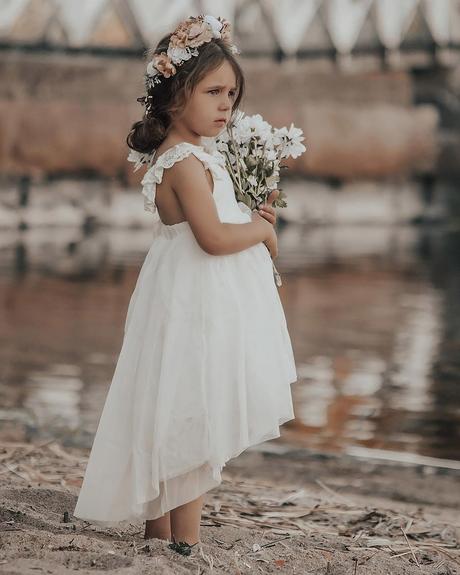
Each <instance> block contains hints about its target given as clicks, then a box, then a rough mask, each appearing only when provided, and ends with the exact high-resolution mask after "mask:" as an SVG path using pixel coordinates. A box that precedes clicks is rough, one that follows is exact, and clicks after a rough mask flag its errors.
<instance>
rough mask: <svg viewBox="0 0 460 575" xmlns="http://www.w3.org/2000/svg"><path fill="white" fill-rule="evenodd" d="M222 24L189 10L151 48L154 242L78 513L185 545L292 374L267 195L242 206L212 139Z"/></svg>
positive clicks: (236, 97) (281, 412) (138, 133)
mask: <svg viewBox="0 0 460 575" xmlns="http://www.w3.org/2000/svg"><path fill="white" fill-rule="evenodd" d="M236 54H238V49H237V48H236V46H235V45H234V44H232V42H231V35H230V25H229V23H228V22H227V21H226V20H224V19H222V18H215V17H213V16H211V15H200V16H198V17H190V18H188V19H187V20H185V21H184V22H181V23H180V24H179V25H178V26H177V28H176V29H175V30H174V31H173V32H172V33H170V34H168V35H167V36H166V37H164V38H163V39H162V40H161V41H160V42H159V44H158V46H157V47H156V48H155V50H154V51H153V52H152V54H150V55H149V60H150V61H149V63H148V65H147V69H146V75H145V82H146V89H147V95H146V96H144V97H143V98H140V101H141V102H142V103H143V104H144V105H145V114H144V117H143V119H142V120H141V121H138V122H135V123H134V124H133V126H132V129H131V131H130V133H129V134H128V138H127V142H128V145H129V147H130V148H131V154H130V157H129V159H130V160H134V161H135V162H136V167H141V166H144V165H145V167H146V172H145V174H144V177H143V179H142V193H143V195H144V207H145V209H146V210H147V211H148V212H149V214H151V216H152V225H153V241H152V244H151V246H150V248H149V250H148V252H147V255H146V257H145V260H144V262H143V265H142V268H141V270H140V272H139V276H138V278H137V282H136V285H135V288H134V291H133V293H132V295H131V299H130V302H129V306H128V309H127V314H126V322H125V326H124V336H123V343H122V347H121V351H120V354H119V357H118V361H117V364H116V367H115V372H114V375H113V379H112V382H111V385H110V388H109V391H108V394H107V397H106V401H105V404H104V408H103V410H102V414H101V417H100V420H99V424H98V428H97V431H96V435H95V438H94V442H93V446H92V449H91V453H90V456H89V460H88V464H87V468H86V472H85V477H84V479H83V484H82V487H81V491H80V494H79V497H78V501H77V504H76V507H75V510H74V515H75V517H79V518H81V519H86V520H89V521H92V522H94V523H97V524H101V525H116V524H117V523H118V522H120V521H123V520H131V521H132V520H145V521H146V527H145V537H146V538H149V537H156V538H161V539H165V540H168V542H171V543H170V544H169V546H170V548H171V549H173V550H175V551H177V552H179V553H182V554H185V555H188V554H190V552H191V548H192V547H193V546H194V545H196V544H197V543H199V542H200V518H201V512H202V505H203V502H204V494H205V493H206V492H207V491H209V490H210V489H212V488H213V487H216V486H217V485H219V483H220V482H221V481H222V477H221V470H222V468H223V467H224V465H225V463H226V462H227V461H228V460H229V459H231V458H234V457H236V456H237V455H238V454H240V453H241V452H242V451H243V450H245V449H246V448H248V447H249V446H251V445H254V444H258V443H260V442H262V441H265V440H268V439H271V438H275V437H279V435H280V430H279V426H280V425H282V424H283V423H284V422H286V421H288V420H291V419H293V418H294V413H293V405H292V397H291V387H290V384H291V383H293V382H295V381H296V380H297V373H296V368H295V362H294V356H293V350H292V346H291V341H290V337H289V333H288V329H287V324H286V319H285V315H284V310H283V307H282V304H281V301H280V297H279V294H278V288H277V286H276V284H275V281H274V277H273V269H272V258H275V257H276V256H277V238H276V233H275V227H274V225H273V224H274V223H275V216H274V209H273V207H272V206H271V205H270V203H271V201H272V198H270V199H269V201H268V202H267V204H266V205H265V209H266V211H265V212H263V211H258V210H254V211H249V212H248V211H245V210H242V209H241V208H240V206H239V205H238V202H237V200H236V198H235V191H234V187H233V182H232V178H231V177H230V174H229V172H228V171H227V169H226V167H225V158H224V156H223V155H222V153H221V152H219V151H218V150H217V149H216V148H215V147H213V146H208V144H207V143H206V142H211V143H212V142H213V141H214V139H215V138H216V137H217V136H218V135H219V133H220V132H221V131H222V130H223V129H224V128H225V126H226V125H227V124H228V123H229V122H230V121H231V119H232V117H233V114H234V113H236V112H237V109H238V105H239V103H240V102H241V99H242V97H243V92H244V77H243V73H242V70H241V67H240V65H239V63H238V61H237V58H236Z"/></svg>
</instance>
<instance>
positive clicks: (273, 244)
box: [264, 227, 278, 260]
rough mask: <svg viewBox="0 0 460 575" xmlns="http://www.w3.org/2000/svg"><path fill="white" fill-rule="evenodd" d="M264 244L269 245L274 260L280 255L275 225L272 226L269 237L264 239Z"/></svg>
mask: <svg viewBox="0 0 460 575" xmlns="http://www.w3.org/2000/svg"><path fill="white" fill-rule="evenodd" d="M264 244H265V245H266V246H267V248H268V251H269V252H270V255H271V257H272V260H274V259H275V258H276V257H277V256H278V238H277V236H276V232H275V228H274V227H272V228H271V233H270V235H269V237H268V238H267V239H266V240H265V241H264Z"/></svg>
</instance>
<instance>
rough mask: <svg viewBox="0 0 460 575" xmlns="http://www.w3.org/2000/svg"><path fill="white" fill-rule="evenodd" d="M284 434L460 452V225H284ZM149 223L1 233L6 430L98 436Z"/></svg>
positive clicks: (77, 439) (294, 438)
mask: <svg viewBox="0 0 460 575" xmlns="http://www.w3.org/2000/svg"><path fill="white" fill-rule="evenodd" d="M278 235H279V247H280V252H279V253H280V256H279V258H278V259H277V268H278V270H279V271H280V273H281V275H282V276H283V278H284V282H283V286H282V288H281V289H280V292H279V293H280V296H281V298H282V300H283V305H284V308H285V311H286V316H287V321H288V326H289V331H290V333H291V337H292V341H293V345H294V353H295V356H296V360H297V370H298V375H299V382H298V383H296V384H294V385H293V386H292V390H293V394H294V401H295V410H296V419H295V420H294V421H292V422H289V423H287V424H286V425H285V426H284V427H283V436H284V438H285V439H286V440H288V441H291V442H293V443H296V444H303V445H306V446H309V447H312V448H315V449H330V450H341V449H344V448H349V447H350V446H362V447H368V448H379V449H393V450H397V451H410V452H413V453H419V454H424V455H431V456H435V457H446V458H451V459H460V442H459V441H458V439H459V438H458V433H459V432H458V429H459V420H460V399H459V397H458V392H457V387H458V386H457V383H458V374H459V365H458V363H459V360H458V357H459V353H458V351H459V343H458V341H459V332H460V325H459V323H460V319H459V315H460V313H459V309H458V307H459V302H458V293H459V292H460V290H459V277H460V273H459V268H458V257H459V253H460V250H459V249H458V247H459V237H458V236H459V234H453V233H448V232H447V231H443V230H440V229H433V230H431V231H423V230H417V228H415V227H391V226H386V227H382V228H378V227H376V226H372V227H369V228H365V227H354V228H353V227H334V228H330V227H315V228H310V227H305V226H299V225H295V224H288V225H286V226H282V225H280V230H279V234H278ZM150 241H151V232H150V230H148V229H147V230H145V229H141V230H123V229H119V230H114V229H109V230H107V229H99V230H97V231H95V232H94V233H90V234H87V235H85V236H82V235H81V231H80V230H77V229H75V230H72V229H48V228H42V229H40V228H36V229H34V230H28V231H25V232H11V231H9V232H2V233H1V234H0V250H1V252H0V297H1V310H2V312H1V313H2V321H1V323H0V342H1V351H0V353H1V357H0V360H1V363H0V364H1V379H0V437H1V438H2V439H22V438H27V437H32V436H34V437H36V436H40V437H43V436H45V437H48V436H53V435H58V436H59V437H60V438H61V439H63V440H64V441H67V442H71V443H76V444H81V445H88V446H89V445H91V442H92V437H93V434H94V432H95V430H96V426H97V423H98V420H99V416H100V413H101V410H102V406H103V402H104V399H105V396H106V393H107V388H108V385H109V384H110V381H111V378H112V375H113V372H114V368H115V362H116V359H117V357H118V353H119V351H120V347H121V342H122V332H123V325H124V320H125V316H126V311H127V305H128V301H129V297H130V295H131V293H132V290H133V289H134V285H135V282H136V279H137V276H138V273H139V268H140V266H141V264H142V262H143V259H144V257H145V254H146V253H147V250H148V248H149V244H150Z"/></svg>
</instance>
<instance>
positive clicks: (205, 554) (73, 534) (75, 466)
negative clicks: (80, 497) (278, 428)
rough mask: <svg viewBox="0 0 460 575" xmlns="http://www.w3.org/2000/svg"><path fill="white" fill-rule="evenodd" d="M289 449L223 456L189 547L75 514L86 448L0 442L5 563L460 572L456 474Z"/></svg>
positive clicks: (178, 570) (50, 569)
mask: <svg viewBox="0 0 460 575" xmlns="http://www.w3.org/2000/svg"><path fill="white" fill-rule="evenodd" d="M270 443H271V445H273V442H270ZM275 443H276V442H275ZM277 445H278V444H277ZM283 451H284V453H282V454H280V453H277V452H276V450H275V452H273V450H269V451H266V450H264V446H263V445H262V446H258V448H256V449H250V450H247V451H246V452H244V453H243V454H241V455H240V456H239V457H237V458H235V459H233V460H231V461H230V462H228V463H227V465H226V467H225V468H224V472H223V482H222V484H221V485H220V486H219V487H218V488H216V489H214V490H212V491H209V492H208V493H207V494H206V503H205V506H204V509H203V515H202V523H201V525H202V527H201V539H202V542H201V545H197V546H196V547H194V548H193V551H192V555H191V556H189V557H184V556H181V555H179V554H178V553H176V552H175V551H173V550H171V549H169V548H168V547H167V545H168V542H166V541H163V540H160V539H150V540H147V541H146V540H144V538H143V523H142V522H140V523H138V524H134V523H126V524H120V525H119V527H117V528H116V529H114V528H106V529H105V528H101V527H97V526H95V525H92V524H91V523H88V522H86V521H81V520H78V519H76V518H74V517H73V516H72V511H73V509H74V507H75V502H76V497H77V494H78V490H79V486H80V485H81V480H82V477H83V473H84V469H85V466H86V461H87V456H88V451H87V450H83V449H76V448H64V447H63V446H62V445H60V444H59V442H57V441H49V442H42V443H40V444H38V443H36V444H33V443H16V442H9V443H7V442H3V443H1V442H0V463H1V466H0V573H5V574H11V575H12V574H21V575H22V574H25V575H29V574H34V575H37V574H39V573H49V574H62V575H66V574H71V573H72V574H75V573H76V572H77V573H78V574H80V575H83V574H97V573H107V572H112V571H113V572H116V573H117V574H119V575H125V574H126V575H128V574H130V575H131V574H136V575H142V574H146V573H155V574H163V573H168V574H169V573H173V574H186V573H193V574H197V575H199V574H202V573H216V574H220V573H231V574H234V575H238V574H242V573H245V574H246V573H289V574H296V573H298V574H304V575H309V574H311V575H313V574H314V575H323V574H324V575H334V574H335V575H339V574H343V575H345V574H351V575H371V574H375V575H380V574H391V575H399V574H401V575H402V574H411V573H414V574H415V573H419V574H420V573H429V574H436V575H444V574H445V575H451V574H457V573H460V544H459V535H460V480H459V479H460V472H458V471H451V470H446V469H436V468H431V467H427V466H420V465H418V466H414V465H401V464H397V465H395V464H388V463H385V464H383V463H376V462H374V461H370V460H364V459H357V458H351V457H343V456H342V457H338V456H335V455H327V454H319V453H313V452H310V451H308V450H305V449H289V450H287V449H284V450H283Z"/></svg>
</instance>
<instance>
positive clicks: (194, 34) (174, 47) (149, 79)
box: [145, 14, 240, 90]
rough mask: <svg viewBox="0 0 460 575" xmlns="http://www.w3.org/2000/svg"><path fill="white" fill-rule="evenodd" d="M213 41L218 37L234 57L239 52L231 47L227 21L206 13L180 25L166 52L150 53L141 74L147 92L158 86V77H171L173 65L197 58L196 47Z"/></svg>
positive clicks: (234, 47) (159, 78)
mask: <svg viewBox="0 0 460 575" xmlns="http://www.w3.org/2000/svg"><path fill="white" fill-rule="evenodd" d="M213 38H221V39H222V40H223V41H224V42H227V43H228V44H229V45H230V50H231V51H232V52H233V53H234V54H239V53H240V51H239V50H238V48H237V47H236V46H235V44H232V43H231V42H232V40H231V26H230V23H229V22H228V20H225V19H224V18H221V17H219V18H215V17H214V16H211V15H210V14H200V15H199V16H196V17H195V16H191V17H190V18H187V20H185V21H183V22H181V23H180V24H179V25H178V26H177V27H176V29H175V30H174V32H173V34H172V35H171V38H170V40H169V44H168V49H167V51H166V52H161V53H160V54H154V55H153V56H152V59H151V61H150V62H149V63H148V65H147V71H146V74H145V85H146V88H147V90H148V89H149V88H153V87H154V86H155V84H159V83H160V82H161V76H163V77H164V78H170V77H171V76H173V75H174V74H175V73H176V71H177V66H180V65H181V64H183V63H184V62H185V61H186V60H189V59H190V58H191V57H192V56H198V53H199V52H198V50H197V48H198V47H199V46H201V45H202V44H205V43H206V42H210V41H211V40H212V39H213Z"/></svg>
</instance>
